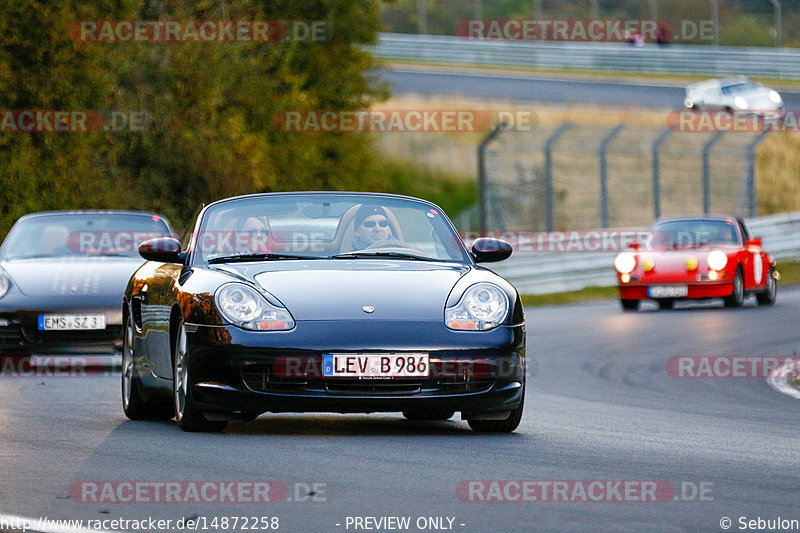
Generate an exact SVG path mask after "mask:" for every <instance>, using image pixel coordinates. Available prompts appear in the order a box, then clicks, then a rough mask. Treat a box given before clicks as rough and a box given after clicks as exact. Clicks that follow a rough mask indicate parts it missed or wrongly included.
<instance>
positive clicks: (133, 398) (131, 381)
mask: <svg viewBox="0 0 800 533" xmlns="http://www.w3.org/2000/svg"><path fill="white" fill-rule="evenodd" d="M133 334H134V333H133V319H132V318H131V316H130V315H128V320H127V321H126V324H125V333H124V335H125V336H124V337H123V338H122V372H121V375H122V379H121V382H122V410H123V411H124V412H125V416H127V417H128V418H130V419H131V420H169V419H170V418H172V406H171V405H170V404H169V401H164V400H163V399H160V398H159V399H157V400H151V401H146V400H145V399H144V398H143V396H142V393H141V391H140V385H139V381H138V379H137V378H136V371H135V370H136V369H135V367H134V361H135V358H136V353H135V351H134V349H133Z"/></svg>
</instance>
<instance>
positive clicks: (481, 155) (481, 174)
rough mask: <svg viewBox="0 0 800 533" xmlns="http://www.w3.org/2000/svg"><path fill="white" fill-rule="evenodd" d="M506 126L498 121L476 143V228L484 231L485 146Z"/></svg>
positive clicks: (485, 198)
mask: <svg viewBox="0 0 800 533" xmlns="http://www.w3.org/2000/svg"><path fill="white" fill-rule="evenodd" d="M505 126H506V123H505V122H501V123H499V124H498V125H497V126H495V127H494V129H493V130H492V131H491V132H489V135H487V136H486V137H484V138H483V140H482V141H481V143H480V144H479V145H478V209H479V213H480V216H479V217H478V223H479V224H480V227H479V228H478V230H479V231H486V230H487V229H488V227H487V225H486V224H487V203H488V202H487V194H486V192H487V181H488V180H487V177H486V147H487V146H488V145H489V143H490V142H492V141H493V140H494V139H495V138H496V137H497V136H498V135H500V132H501V130H502V129H503V128H504V127H505Z"/></svg>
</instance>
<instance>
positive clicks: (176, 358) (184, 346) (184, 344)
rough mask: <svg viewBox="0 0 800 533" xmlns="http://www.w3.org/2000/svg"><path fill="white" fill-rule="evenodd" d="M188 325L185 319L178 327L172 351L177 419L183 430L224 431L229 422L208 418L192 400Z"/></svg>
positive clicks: (173, 389) (173, 388) (173, 390)
mask: <svg viewBox="0 0 800 533" xmlns="http://www.w3.org/2000/svg"><path fill="white" fill-rule="evenodd" d="M187 354H188V340H187V337H186V326H185V325H184V323H183V320H181V321H180V323H179V324H178V326H177V328H176V334H175V348H174V349H173V352H172V392H173V397H174V403H175V421H176V422H177V423H178V426H179V427H180V428H181V429H182V430H183V431H222V430H223V429H225V426H227V425H228V422H226V421H225V420H208V419H207V418H206V417H205V416H203V412H202V411H201V410H200V409H198V408H197V406H195V404H194V401H193V400H192V388H191V386H190V385H189V383H190V381H189V359H188V357H187Z"/></svg>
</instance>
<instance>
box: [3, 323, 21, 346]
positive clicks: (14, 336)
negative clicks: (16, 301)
mask: <svg viewBox="0 0 800 533" xmlns="http://www.w3.org/2000/svg"><path fill="white" fill-rule="evenodd" d="M21 345H22V332H21V331H20V329H19V326H5V327H0V347H2V348H14V347H19V346H21Z"/></svg>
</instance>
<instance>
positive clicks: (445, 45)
mask: <svg viewBox="0 0 800 533" xmlns="http://www.w3.org/2000/svg"><path fill="white" fill-rule="evenodd" d="M379 39H380V40H379V43H378V45H377V46H375V47H374V48H373V54H374V55H375V56H376V57H380V58H383V59H394V60H407V61H409V60H410V61H431V62H439V63H447V64H454V63H455V64H461V65H476V66H481V65H491V66H516V67H534V68H543V69H547V68H551V69H576V70H601V71H622V72H650V73H668V74H702V75H705V76H709V77H714V76H725V75H731V74H745V75H748V76H763V77H769V78H785V79H793V80H797V79H800V69H798V68H797V67H798V65H800V50H796V49H777V50H776V49H771V48H758V47H719V46H696V45H668V46H658V45H655V44H648V45H645V46H641V47H634V46H631V45H628V44H624V43H578V42H546V41H525V42H519V41H471V40H467V39H464V38H461V37H456V36H449V35H407V34H399V33H381V34H380V35H379Z"/></svg>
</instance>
